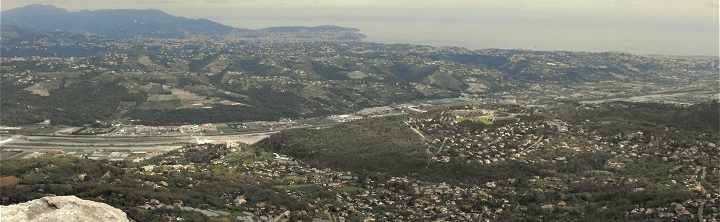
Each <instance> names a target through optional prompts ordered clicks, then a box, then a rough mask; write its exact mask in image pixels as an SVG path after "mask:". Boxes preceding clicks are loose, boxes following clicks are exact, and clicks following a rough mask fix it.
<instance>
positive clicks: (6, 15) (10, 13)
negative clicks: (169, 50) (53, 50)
mask: <svg viewBox="0 0 720 222" xmlns="http://www.w3.org/2000/svg"><path fill="white" fill-rule="evenodd" d="M2 21H3V25H13V26H17V27H19V28H21V29H24V30H27V31H32V32H40V33H43V32H55V31H62V32H69V33H89V34H95V35H102V36H106V37H110V38H129V37H159V38H179V37H187V36H193V35H205V36H215V35H225V34H229V33H231V32H233V31H237V29H235V28H233V27H230V26H226V25H222V24H219V23H216V22H213V21H210V20H206V19H189V18H184V17H177V16H173V15H170V14H167V13H165V12H162V11H159V10H131V9H112V10H82V11H67V10H65V9H61V8H57V7H54V6H50V5H28V6H24V7H20V8H14V9H10V10H7V11H3V12H2Z"/></svg>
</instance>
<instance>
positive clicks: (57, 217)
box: [0, 196, 129, 222]
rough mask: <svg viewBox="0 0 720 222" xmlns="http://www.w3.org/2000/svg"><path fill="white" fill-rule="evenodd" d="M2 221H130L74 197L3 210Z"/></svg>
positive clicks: (114, 211)
mask: <svg viewBox="0 0 720 222" xmlns="http://www.w3.org/2000/svg"><path fill="white" fill-rule="evenodd" d="M0 221H14V222H23V221H42V222H61V221H62V222H74V221H123V222H124V221H129V220H128V218H127V215H125V212H123V211H121V210H119V209H117V208H114V207H112V206H110V205H107V204H104V203H98V202H94V201H89V200H83V199H80V198H77V197H75V196H57V197H43V198H40V199H36V200H31V201H28V202H25V203H20V204H14V205H9V206H0Z"/></svg>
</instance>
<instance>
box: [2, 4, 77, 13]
mask: <svg viewBox="0 0 720 222" xmlns="http://www.w3.org/2000/svg"><path fill="white" fill-rule="evenodd" d="M12 12H31V13H42V14H60V13H67V12H68V11H67V10H65V9H63V8H59V7H57V6H54V5H49V4H30V5H26V6H22V7H17V8H13V9H9V10H7V11H5V12H4V13H12Z"/></svg>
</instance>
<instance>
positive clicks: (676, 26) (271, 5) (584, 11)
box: [1, 0, 720, 56]
mask: <svg viewBox="0 0 720 222" xmlns="http://www.w3.org/2000/svg"><path fill="white" fill-rule="evenodd" d="M1 1H2V9H3V10H6V9H10V8H14V7H18V6H22V5H26V4H34V3H45V4H53V5H56V6H59V7H63V8H68V9H71V10H79V9H104V8H156V9H161V10H164V11H167V12H169V13H172V14H175V15H180V16H186V17H203V18H209V19H212V20H215V21H218V22H222V23H225V24H228V25H232V26H237V27H243V28H259V27H267V26H279V25H323V24H335V25H343V26H352V27H356V28H359V29H361V30H362V31H363V32H364V33H366V34H367V35H368V36H369V40H372V41H381V42H408V43H420V44H432V45H439V46H448V45H454V46H464V47H469V48H526V49H541V50H553V49H556V50H583V51H624V52H633V53H642V54H679V55H715V56H717V55H718V51H719V50H720V49H719V48H720V46H719V44H718V41H719V40H718V39H719V38H720V37H719V36H718V10H719V9H718V0H146V1H142V0H1Z"/></svg>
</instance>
